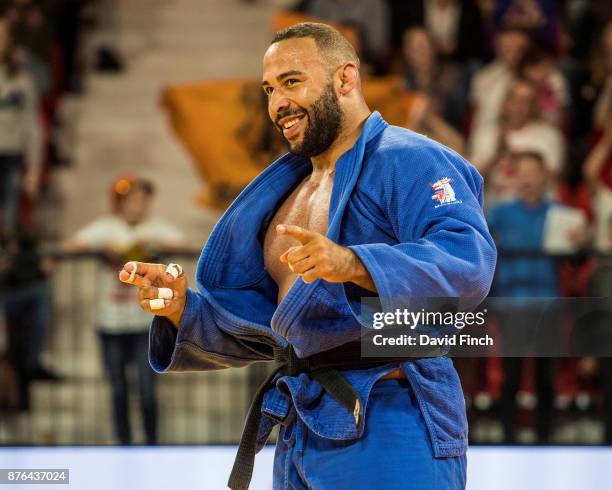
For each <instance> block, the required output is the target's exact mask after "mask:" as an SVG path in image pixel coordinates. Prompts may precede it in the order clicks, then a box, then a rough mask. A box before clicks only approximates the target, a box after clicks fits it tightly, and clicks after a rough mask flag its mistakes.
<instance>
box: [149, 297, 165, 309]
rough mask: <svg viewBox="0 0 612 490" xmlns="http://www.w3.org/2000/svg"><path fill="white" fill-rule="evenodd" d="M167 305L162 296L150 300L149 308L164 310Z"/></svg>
mask: <svg viewBox="0 0 612 490" xmlns="http://www.w3.org/2000/svg"><path fill="white" fill-rule="evenodd" d="M165 307H166V302H165V301H164V300H163V299H162V298H155V299H150V300H149V308H151V309H152V310H162V309H164V308H165Z"/></svg>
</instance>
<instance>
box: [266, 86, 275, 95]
mask: <svg viewBox="0 0 612 490" xmlns="http://www.w3.org/2000/svg"><path fill="white" fill-rule="evenodd" d="M272 90H273V89H272V87H265V88H264V92H265V93H266V95H272Z"/></svg>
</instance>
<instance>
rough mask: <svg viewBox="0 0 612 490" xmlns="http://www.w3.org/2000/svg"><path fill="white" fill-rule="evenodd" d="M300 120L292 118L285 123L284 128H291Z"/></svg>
mask: <svg viewBox="0 0 612 490" xmlns="http://www.w3.org/2000/svg"><path fill="white" fill-rule="evenodd" d="M298 121H299V119H292V120H291V121H287V122H286V123H285V124H283V128H285V129H289V128H290V127H291V126H293V125H294V124H296V123H297V122H298Z"/></svg>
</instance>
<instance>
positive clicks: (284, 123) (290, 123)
mask: <svg viewBox="0 0 612 490" xmlns="http://www.w3.org/2000/svg"><path fill="white" fill-rule="evenodd" d="M305 116H306V114H304V113H302V114H294V115H291V116H287V117H283V118H282V119H281V120H280V121H279V122H278V125H279V127H280V128H282V131H283V136H284V137H285V138H286V139H291V138H293V137H294V136H296V135H297V134H298V132H299V130H300V128H301V127H302V126H303V125H304V123H303V122H302V119H304V117H305Z"/></svg>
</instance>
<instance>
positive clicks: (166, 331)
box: [149, 112, 496, 457]
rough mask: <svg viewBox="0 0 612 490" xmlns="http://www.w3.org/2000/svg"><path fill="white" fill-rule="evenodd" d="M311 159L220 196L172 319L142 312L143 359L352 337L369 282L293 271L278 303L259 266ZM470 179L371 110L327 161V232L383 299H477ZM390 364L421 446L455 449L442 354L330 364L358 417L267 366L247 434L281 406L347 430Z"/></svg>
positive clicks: (449, 378)
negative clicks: (355, 403)
mask: <svg viewBox="0 0 612 490" xmlns="http://www.w3.org/2000/svg"><path fill="white" fill-rule="evenodd" d="M311 170H312V167H311V162H310V160H309V159H306V158H302V157H298V156H295V155H292V154H287V155H284V156H283V157H281V158H279V159H278V160H276V161H275V162H274V163H273V164H272V165H270V166H269V167H268V168H267V169H266V170H265V171H263V172H262V173H261V174H260V175H259V176H258V177H257V178H255V180H253V182H252V183H251V184H250V185H249V186H248V187H247V188H246V189H245V190H244V191H243V192H242V193H241V194H240V195H239V196H238V197H237V198H236V200H235V201H234V202H233V203H232V205H231V206H230V207H229V208H228V210H227V211H226V213H225V214H224V215H223V217H222V218H221V219H220V221H219V222H218V223H217V225H216V226H215V228H214V230H213V232H212V234H211V235H210V237H209V239H208V241H207V243H206V245H205V247H204V249H203V251H202V254H201V257H200V260H199V263H198V268H197V274H196V278H197V291H196V290H194V289H189V290H188V292H187V298H186V306H185V311H184V313H183V317H182V319H181V324H180V326H179V329H178V331H177V330H176V329H175V328H174V327H173V326H172V325H171V324H170V323H169V322H168V321H167V320H166V319H165V318H162V317H155V318H154V320H153V323H152V325H151V330H150V345H149V361H150V364H151V366H152V367H153V369H155V371H157V372H167V371H200V370H209V369H222V368H227V367H232V366H234V367H239V366H245V365H247V364H249V363H252V362H254V361H261V360H271V359H273V348H274V347H285V346H287V344H288V343H290V344H291V345H293V347H294V349H295V352H296V354H297V355H298V356H299V357H306V356H310V355H312V354H315V353H318V352H322V351H325V350H328V349H331V348H333V347H337V346H340V345H342V344H345V343H347V342H350V341H354V340H357V339H359V337H360V327H361V324H360V321H359V316H358V315H359V306H360V298H361V297H364V296H367V297H371V296H375V295H376V293H372V292H370V291H366V290H365V289H362V288H360V287H359V286H356V285H354V284H352V283H344V284H343V283H329V282H326V281H323V280H321V279H318V280H316V281H314V282H313V283H311V284H306V283H304V282H303V281H302V280H301V279H300V278H298V279H296V281H295V282H294V284H293V285H292V287H291V289H290V290H289V292H288V293H287V295H286V296H285V297H284V298H283V300H282V302H281V303H280V304H277V293H278V288H277V286H276V284H275V282H274V281H273V280H272V278H271V277H270V275H269V274H268V273H267V272H266V270H265V268H264V256H263V240H264V234H265V231H266V229H267V227H268V225H269V223H270V222H271V220H272V218H273V215H274V213H275V211H276V210H277V209H278V207H279V206H280V204H282V202H283V201H284V199H285V198H286V197H287V196H288V194H289V193H290V192H291V190H292V189H293V188H295V186H296V185H297V184H298V183H299V182H301V181H302V179H303V178H304V177H305V176H306V175H308V174H309V173H310V172H311ZM482 189H483V181H482V177H481V176H480V175H479V174H478V172H477V171H476V169H475V168H474V167H473V166H471V165H470V164H469V163H468V162H467V161H466V160H464V159H463V158H462V157H461V156H459V155H458V154H457V153H455V152H453V151H451V150H449V149H448V148H446V147H444V146H442V145H440V144H438V143H436V142H434V141H431V140H430V139H428V138H426V137H424V136H422V135H419V134H417V133H414V132H412V131H409V130H407V129H403V128H400V127H396V126H390V125H389V124H387V123H386V122H385V121H384V120H383V119H382V117H381V116H380V114H379V113H378V112H374V113H372V114H371V115H370V117H369V118H368V119H367V120H366V122H365V124H364V127H363V130H362V133H361V135H360V137H359V139H358V140H357V142H356V143H355V145H354V146H353V147H352V148H351V149H350V150H349V151H347V152H346V153H344V154H343V155H342V156H341V157H340V158H339V159H338V161H337V162H336V169H335V175H334V186H333V191H332V196H331V201H330V209H329V223H328V225H329V227H328V232H327V236H328V238H330V239H331V240H333V241H334V242H336V243H339V244H341V245H344V246H347V247H350V248H351V249H352V250H353V251H354V252H355V253H356V254H357V255H358V256H359V258H360V259H361V261H362V262H363V264H364V266H365V267H366V268H367V270H368V271H369V273H370V274H371V276H372V279H373V280H374V283H375V285H376V289H377V295H378V297H379V299H380V302H381V304H382V305H383V307H384V308H385V310H388V311H393V310H394V309H395V308H401V307H402V306H407V305H408V303H409V300H410V298H429V297H469V298H474V299H475V300H476V301H479V300H481V299H483V298H484V297H485V296H486V295H487V293H488V291H489V288H490V286H491V281H492V278H493V272H494V268H495V260H496V250H495V245H494V244H493V240H492V238H491V236H490V234H489V231H488V229H487V225H486V222H485V219H484V216H483V211H482V203H483V190H482ZM404 302H405V304H403V303H404ZM398 366H399V367H401V368H402V369H403V370H404V372H405V374H406V377H407V378H408V380H409V382H410V385H411V387H412V389H413V391H414V394H415V397H416V399H417V401H418V405H419V407H420V410H421V412H422V415H423V418H424V420H425V422H426V425H427V428H428V431H429V435H430V437H431V444H432V448H433V451H434V456H435V457H449V456H459V455H462V454H464V453H465V451H466V448H467V420H466V413H465V404H464V398H463V392H462V390H461V385H460V382H459V377H458V376H457V373H456V371H455V369H454V367H453V364H452V361H451V360H450V359H449V358H446V357H435V358H425V359H419V360H416V361H414V362H405V363H396V364H387V365H383V366H377V367H375V368H369V369H358V370H343V371H342V374H343V375H344V376H345V378H346V379H347V381H349V382H350V383H351V384H352V385H353V387H354V388H355V390H356V391H357V393H358V394H359V396H360V398H361V400H363V403H364V407H363V411H364V416H363V417H361V421H360V424H359V426H356V425H355V419H354V417H353V414H352V413H350V412H349V411H348V410H347V409H346V408H344V407H343V406H342V405H341V404H340V403H339V402H338V401H336V400H335V399H334V398H332V397H331V395H329V394H328V393H327V392H325V391H324V390H323V389H322V387H321V386H320V385H319V384H318V383H317V382H316V381H314V380H312V379H311V378H310V377H309V375H308V374H307V373H302V374H300V375H299V376H293V377H292V376H283V375H280V374H279V375H278V377H277V379H276V380H275V387H273V388H270V389H269V390H268V391H267V393H266V394H265V397H264V402H263V408H262V412H263V414H264V415H265V416H264V417H262V423H261V425H260V429H259V437H258V444H259V447H261V446H262V445H263V444H264V443H265V441H266V440H267V438H268V435H269V434H270V431H271V430H272V428H273V427H274V425H275V424H277V423H279V422H281V421H283V419H284V418H285V417H287V415H288V413H289V412H290V411H291V410H293V408H294V409H295V411H296V412H297V415H298V416H299V417H300V418H301V419H302V421H303V422H304V423H305V424H306V425H307V426H308V428H309V429H310V430H312V431H313V432H315V433H317V434H318V435H320V436H322V437H326V438H331V439H337V440H343V439H345V440H346V439H354V438H358V437H360V436H361V435H362V434H363V430H364V426H363V425H364V423H365V419H366V417H365V412H366V411H367V399H368V395H369V392H370V389H371V388H372V385H373V384H374V383H375V382H376V380H378V379H379V378H380V377H381V376H383V375H384V374H386V373H388V372H390V371H392V370H393V369H395V368H397V367H398ZM322 392H323V393H322ZM292 407H293V408H292Z"/></svg>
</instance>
